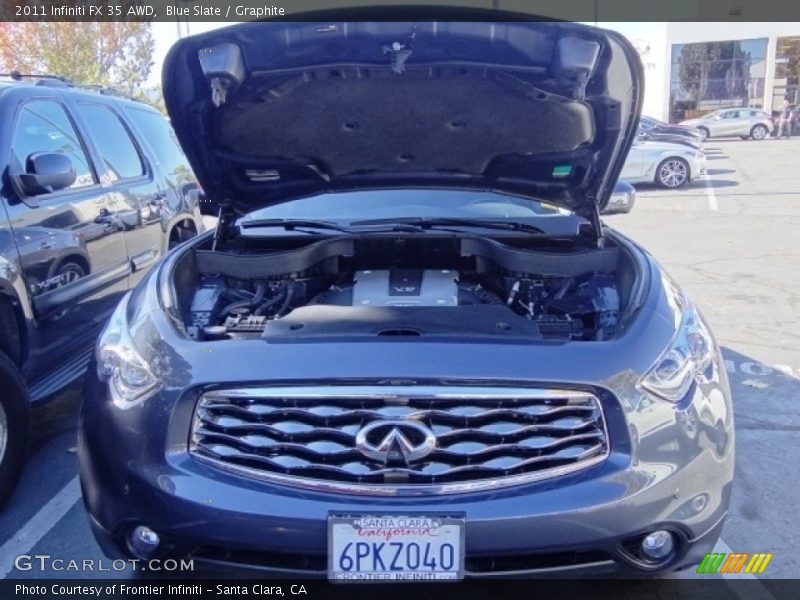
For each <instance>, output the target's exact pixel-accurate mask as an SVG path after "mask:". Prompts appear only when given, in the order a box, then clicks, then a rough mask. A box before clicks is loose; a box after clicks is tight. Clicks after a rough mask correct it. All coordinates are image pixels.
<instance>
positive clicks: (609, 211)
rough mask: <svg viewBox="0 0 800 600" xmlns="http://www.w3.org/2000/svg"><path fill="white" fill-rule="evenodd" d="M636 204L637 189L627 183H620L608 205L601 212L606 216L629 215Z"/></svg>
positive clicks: (615, 186) (615, 187) (617, 184)
mask: <svg viewBox="0 0 800 600" xmlns="http://www.w3.org/2000/svg"><path fill="white" fill-rule="evenodd" d="M635 204H636V189H635V188H634V187H633V186H632V185H631V184H630V183H628V182H627V181H618V182H617V183H616V185H614V191H613V192H612V193H611V197H610V198H609V199H608V204H606V206H605V208H604V209H603V210H602V211H601V212H602V214H604V215H613V214H618V213H629V212H631V211H632V210H633V207H634V205H635Z"/></svg>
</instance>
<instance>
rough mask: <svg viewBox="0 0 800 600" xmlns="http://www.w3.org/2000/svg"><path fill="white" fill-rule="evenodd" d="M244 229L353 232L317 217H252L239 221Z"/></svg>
mask: <svg viewBox="0 0 800 600" xmlns="http://www.w3.org/2000/svg"><path fill="white" fill-rule="evenodd" d="M239 227H241V228H242V229H251V228H255V227H283V228H284V229H287V230H293V229H299V228H300V229H330V230H333V231H341V232H342V233H352V229H349V228H347V227H344V226H342V225H339V224H337V223H334V222H333V221H317V220H315V219H252V220H249V221H242V222H241V223H239Z"/></svg>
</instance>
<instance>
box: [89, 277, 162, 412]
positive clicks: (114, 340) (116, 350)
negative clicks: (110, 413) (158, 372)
mask: <svg viewBox="0 0 800 600" xmlns="http://www.w3.org/2000/svg"><path fill="white" fill-rule="evenodd" d="M130 296H131V294H130V292H129V293H128V294H126V296H125V297H124V298H123V299H122V301H121V302H120V303H119V305H118V306H117V308H116V309H115V310H114V313H113V314H112V315H111V318H110V319H109V321H108V324H107V325H106V327H105V329H104V330H103V333H101V334H100V338H99V340H98V342H97V349H96V351H95V356H96V358H97V376H98V377H99V378H100V380H101V381H108V382H109V387H110V388H111V397H112V399H113V401H114V404H116V405H117V406H119V407H120V408H129V407H131V406H133V405H135V404H138V403H139V402H141V401H142V400H144V399H146V398H147V397H148V396H151V395H152V394H153V392H155V390H156V388H157V387H158V383H159V382H158V379H156V377H155V375H153V373H152V371H151V370H150V367H149V365H148V364H147V362H146V361H145V360H144V359H143V358H142V357H141V355H140V354H139V352H138V351H137V350H136V346H135V345H134V342H133V337H134V336H132V333H131V327H130V326H129V324H128V319H127V317H126V313H127V308H128V300H129V298H130ZM134 327H135V325H134Z"/></svg>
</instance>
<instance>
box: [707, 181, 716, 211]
mask: <svg viewBox="0 0 800 600" xmlns="http://www.w3.org/2000/svg"><path fill="white" fill-rule="evenodd" d="M705 184H706V195H707V196H708V208H710V209H711V210H719V205H718V204H717V194H716V193H715V192H714V186H713V185H711V176H710V175H706V180H705Z"/></svg>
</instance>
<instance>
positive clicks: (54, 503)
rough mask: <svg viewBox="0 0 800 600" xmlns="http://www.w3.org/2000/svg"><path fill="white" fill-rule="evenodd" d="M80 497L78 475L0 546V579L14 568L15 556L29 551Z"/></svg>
mask: <svg viewBox="0 0 800 600" xmlns="http://www.w3.org/2000/svg"><path fill="white" fill-rule="evenodd" d="M80 497H81V486H80V482H79V481H78V477H77V476H75V477H73V478H72V479H71V480H70V481H69V483H67V485H65V486H64V487H63V488H61V490H60V491H59V492H58V493H57V494H56V495H55V496H53V497H52V498H51V499H50V501H49V502H48V503H47V504H45V505H44V506H43V507H42V508H40V509H39V512H37V513H36V514H35V515H33V517H31V518H30V520H28V522H27V523H25V524H23V525H22V527H20V528H19V529H18V530H17V532H16V533H15V534H14V535H12V536H11V537H10V538H9V539H8V540H7V541H6V543H4V544H3V545H2V546H0V579H4V578H5V577H7V576H8V574H9V573H11V572H12V571H13V570H14V560H15V559H16V557H17V556H19V555H20V554H25V553H27V552H29V551H30V550H31V548H33V547H34V546H35V545H36V544H37V543H38V542H39V540H41V539H42V538H43V537H44V536H45V535H47V533H48V532H49V531H50V530H51V529H52V528H53V527H55V526H56V524H57V523H58V522H59V521H60V520H61V519H62V518H63V517H64V515H66V514H67V512H68V511H69V510H70V509H71V508H72V507H73V506H74V505H75V503H76V502H77V501H78V500H80Z"/></svg>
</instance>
